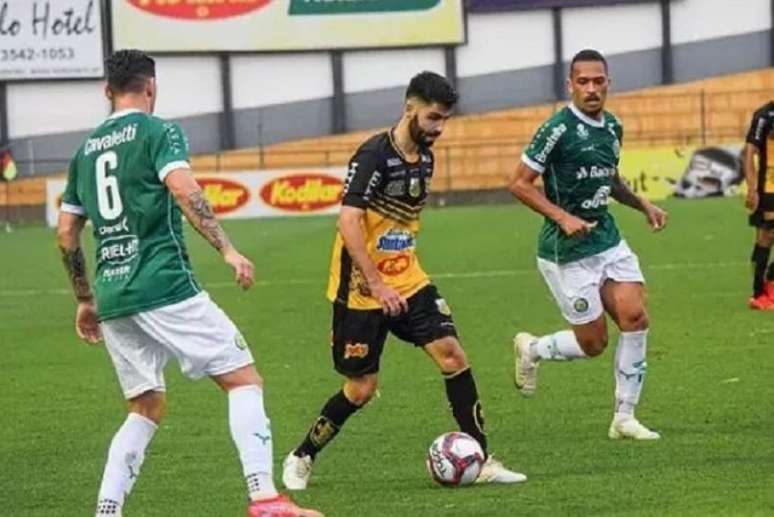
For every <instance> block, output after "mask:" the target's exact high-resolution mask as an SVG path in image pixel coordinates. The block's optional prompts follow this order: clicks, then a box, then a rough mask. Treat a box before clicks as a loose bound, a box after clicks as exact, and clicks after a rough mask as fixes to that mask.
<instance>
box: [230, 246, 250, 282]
mask: <svg viewBox="0 0 774 517" xmlns="http://www.w3.org/2000/svg"><path fill="white" fill-rule="evenodd" d="M223 260H225V261H226V264H228V265H229V266H231V267H232V268H233V269H234V273H235V275H236V276H235V279H236V283H237V285H238V286H239V287H241V288H242V289H244V290H247V289H250V286H251V285H253V282H254V281H255V268H254V267H253V263H252V262H250V261H249V260H248V259H246V258H245V257H243V256H242V255H240V253H239V252H238V251H237V250H236V249H234V248H231V247H229V248H227V249H225V250H224V251H223Z"/></svg>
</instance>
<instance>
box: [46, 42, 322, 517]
mask: <svg viewBox="0 0 774 517" xmlns="http://www.w3.org/2000/svg"><path fill="white" fill-rule="evenodd" d="M155 75H156V74H155V63H154V61H153V60H152V59H151V58H150V57H148V56H147V55H145V54H143V53H142V52H139V51H136V50H121V51H118V52H116V53H114V54H113V55H112V56H111V57H110V58H109V59H108V60H107V76H108V77H107V86H106V88H105V93H106V95H107V97H108V98H109V99H110V101H111V104H112V114H111V115H110V116H109V117H108V118H107V120H105V121H104V122H103V123H102V124H100V125H99V126H98V127H97V128H96V129H95V130H94V131H93V132H92V133H91V134H90V135H89V136H88V137H87V139H86V141H85V142H84V143H83V145H82V146H81V147H80V149H78V152H77V154H76V155H75V157H74V158H73V160H72V162H71V163H70V170H69V176H68V180H67V187H66V189H65V193H64V196H63V198H62V207H61V212H60V216H59V228H58V240H59V247H60V250H61V253H62V257H63V261H64V264H65V268H66V270H67V273H68V275H69V277H70V280H71V282H72V285H73V289H74V291H75V296H76V299H77V302H78V308H77V312H76V317H75V328H76V331H77V333H78V335H79V336H80V337H81V338H82V339H84V340H86V341H88V342H89V343H92V344H96V343H98V342H99V341H100V340H101V339H102V338H103V337H104V341H105V346H106V348H107V351H108V353H109V355H110V358H111V359H112V361H113V366H114V367H115V371H116V374H117V376H118V381H119V383H120V385H121V389H122V390H123V393H124V397H125V398H126V400H127V401H128V416H127V418H126V420H125V421H124V423H123V425H122V426H121V428H120V429H119V430H118V432H117V433H116V434H115V436H114V437H113V440H112V442H111V444H110V449H109V451H108V457H107V463H106V465H105V470H104V474H103V477H102V484H101V486H100V489H99V497H98V502H97V512H96V514H97V515H98V516H103V515H111V516H120V515H121V513H122V507H123V505H124V500H125V498H126V496H127V495H128V494H129V492H130V491H131V490H132V486H133V485H134V483H135V481H136V480H137V476H138V474H139V472H140V467H141V466H142V463H143V460H144V458H145V450H146V448H147V447H148V445H149V443H150V441H151V439H152V438H153V435H154V433H155V432H156V429H157V428H158V425H159V423H160V422H161V419H162V417H163V415H164V409H165V405H166V398H165V395H164V392H165V382H164V367H165V365H166V363H167V361H168V360H169V359H170V358H174V359H177V361H178V362H179V363H180V368H181V370H182V372H183V373H184V374H185V375H186V376H188V377H190V378H193V379H196V378H200V377H203V376H208V377H210V378H211V379H212V380H213V381H215V383H216V384H217V385H218V386H220V387H221V388H222V389H223V390H224V391H225V392H226V393H227V395H228V405H229V417H228V421H229V427H230V429H231V436H232V438H233V441H234V444H235V445H236V448H237V450H238V452H239V458H240V460H241V462H242V467H243V472H244V476H245V481H246V483H247V490H248V494H249V497H250V503H249V505H248V509H247V515H248V517H257V516H259V515H260V516H265V515H283V516H284V515H288V516H312V517H314V516H319V515H321V514H319V513H318V512H315V511H312V510H304V509H301V508H299V507H298V506H296V505H295V504H294V503H293V502H292V501H290V499H288V498H287V497H286V496H285V495H280V494H278V493H277V491H276V489H275V487H274V482H273V478H272V441H271V429H270V427H269V419H268V418H267V416H266V413H265V411H264V406H263V389H262V380H261V377H260V376H259V375H258V372H257V371H256V369H255V367H254V366H253V357H252V354H251V353H250V349H249V348H248V347H247V343H246V342H245V339H244V338H243V337H242V334H241V333H240V332H239V330H238V329H237V328H236V326H235V325H234V323H233V322H232V321H231V320H230V319H229V318H228V316H226V314H224V313H223V311H222V310H220V309H219V308H218V306H217V305H215V303H214V302H213V301H212V300H211V299H210V297H209V296H208V295H207V293H206V292H205V291H203V290H202V288H201V287H200V286H199V284H198V283H197V282H196V280H195V279H194V276H193V273H192V271H191V264H190V262H189V259H188V253H187V252H186V247H185V243H184V240H183V229H182V220H181V211H182V213H184V214H185V216H186V218H187V219H188V221H189V222H190V223H191V225H192V226H193V227H194V228H196V230H198V232H199V233H200V234H201V235H202V236H203V237H204V238H205V239H206V240H207V241H208V242H209V243H210V244H211V245H212V246H213V247H214V248H215V249H216V250H218V251H219V252H220V253H221V255H222V256H223V260H224V261H225V262H226V264H228V265H229V266H230V267H231V268H233V270H234V272H235V274H236V283H237V284H238V285H239V286H240V287H242V288H243V289H247V288H249V287H250V286H251V285H252V283H253V278H254V276H253V264H252V263H251V262H250V261H249V260H248V259H246V258H245V257H243V256H242V255H240V254H239V252H238V251H237V250H236V248H235V247H234V246H233V245H232V244H231V243H230V241H229V239H228V237H227V236H226V233H225V232H224V231H223V229H222V228H221V226H220V224H219V223H218V221H217V220H216V219H215V217H214V215H213V211H212V209H211V207H210V205H209V204H208V202H207V200H206V199H205V197H204V195H203V194H202V191H201V189H200V188H199V186H198V184H197V183H196V181H195V180H194V179H193V176H192V175H191V173H190V165H189V158H188V142H187V140H186V137H185V135H184V133H183V131H182V130H181V129H180V127H179V126H178V125H177V124H174V123H171V122H165V121H164V120H162V119H160V118H157V117H154V116H152V115H151V113H153V108H154V104H155V100H156V80H155ZM87 219H88V220H91V222H92V224H93V234H94V239H95V241H96V247H97V257H96V274H95V280H94V285H95V291H94V293H92V290H91V287H90V285H89V280H88V277H87V274H86V267H85V260H84V256H83V251H82V249H81V244H80V240H81V239H80V235H81V232H82V230H83V228H84V224H85V222H86V220H87Z"/></svg>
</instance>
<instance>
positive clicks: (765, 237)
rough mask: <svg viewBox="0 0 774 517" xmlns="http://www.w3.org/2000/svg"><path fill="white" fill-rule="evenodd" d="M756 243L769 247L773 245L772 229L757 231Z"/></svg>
mask: <svg viewBox="0 0 774 517" xmlns="http://www.w3.org/2000/svg"><path fill="white" fill-rule="evenodd" d="M757 240H758V245H759V246H763V247H765V248H771V246H772V245H774V230H761V231H760V232H758V239H757Z"/></svg>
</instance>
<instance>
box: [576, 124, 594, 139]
mask: <svg viewBox="0 0 774 517" xmlns="http://www.w3.org/2000/svg"><path fill="white" fill-rule="evenodd" d="M577 134H578V138H580V139H581V140H588V139H589V137H590V136H591V135H590V134H589V130H588V129H586V124H583V123H579V124H578V127H577Z"/></svg>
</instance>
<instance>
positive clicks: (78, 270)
mask: <svg viewBox="0 0 774 517" xmlns="http://www.w3.org/2000/svg"><path fill="white" fill-rule="evenodd" d="M84 223H85V219H84V218H82V217H78V216H76V215H73V214H68V213H62V214H61V215H60V217H59V227H58V231H57V241H58V244H59V253H60V254H61V256H62V264H63V265H64V268H65V271H66V272H67V277H68V278H69V279H70V284H72V286H73V291H74V292H75V298H76V299H77V300H78V302H86V303H87V302H91V301H93V300H94V294H93V293H92V291H91V285H89V278H88V274H87V271H86V257H84V255H83V248H81V242H80V241H81V239H80V235H81V231H82V230H83V225H84Z"/></svg>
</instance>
